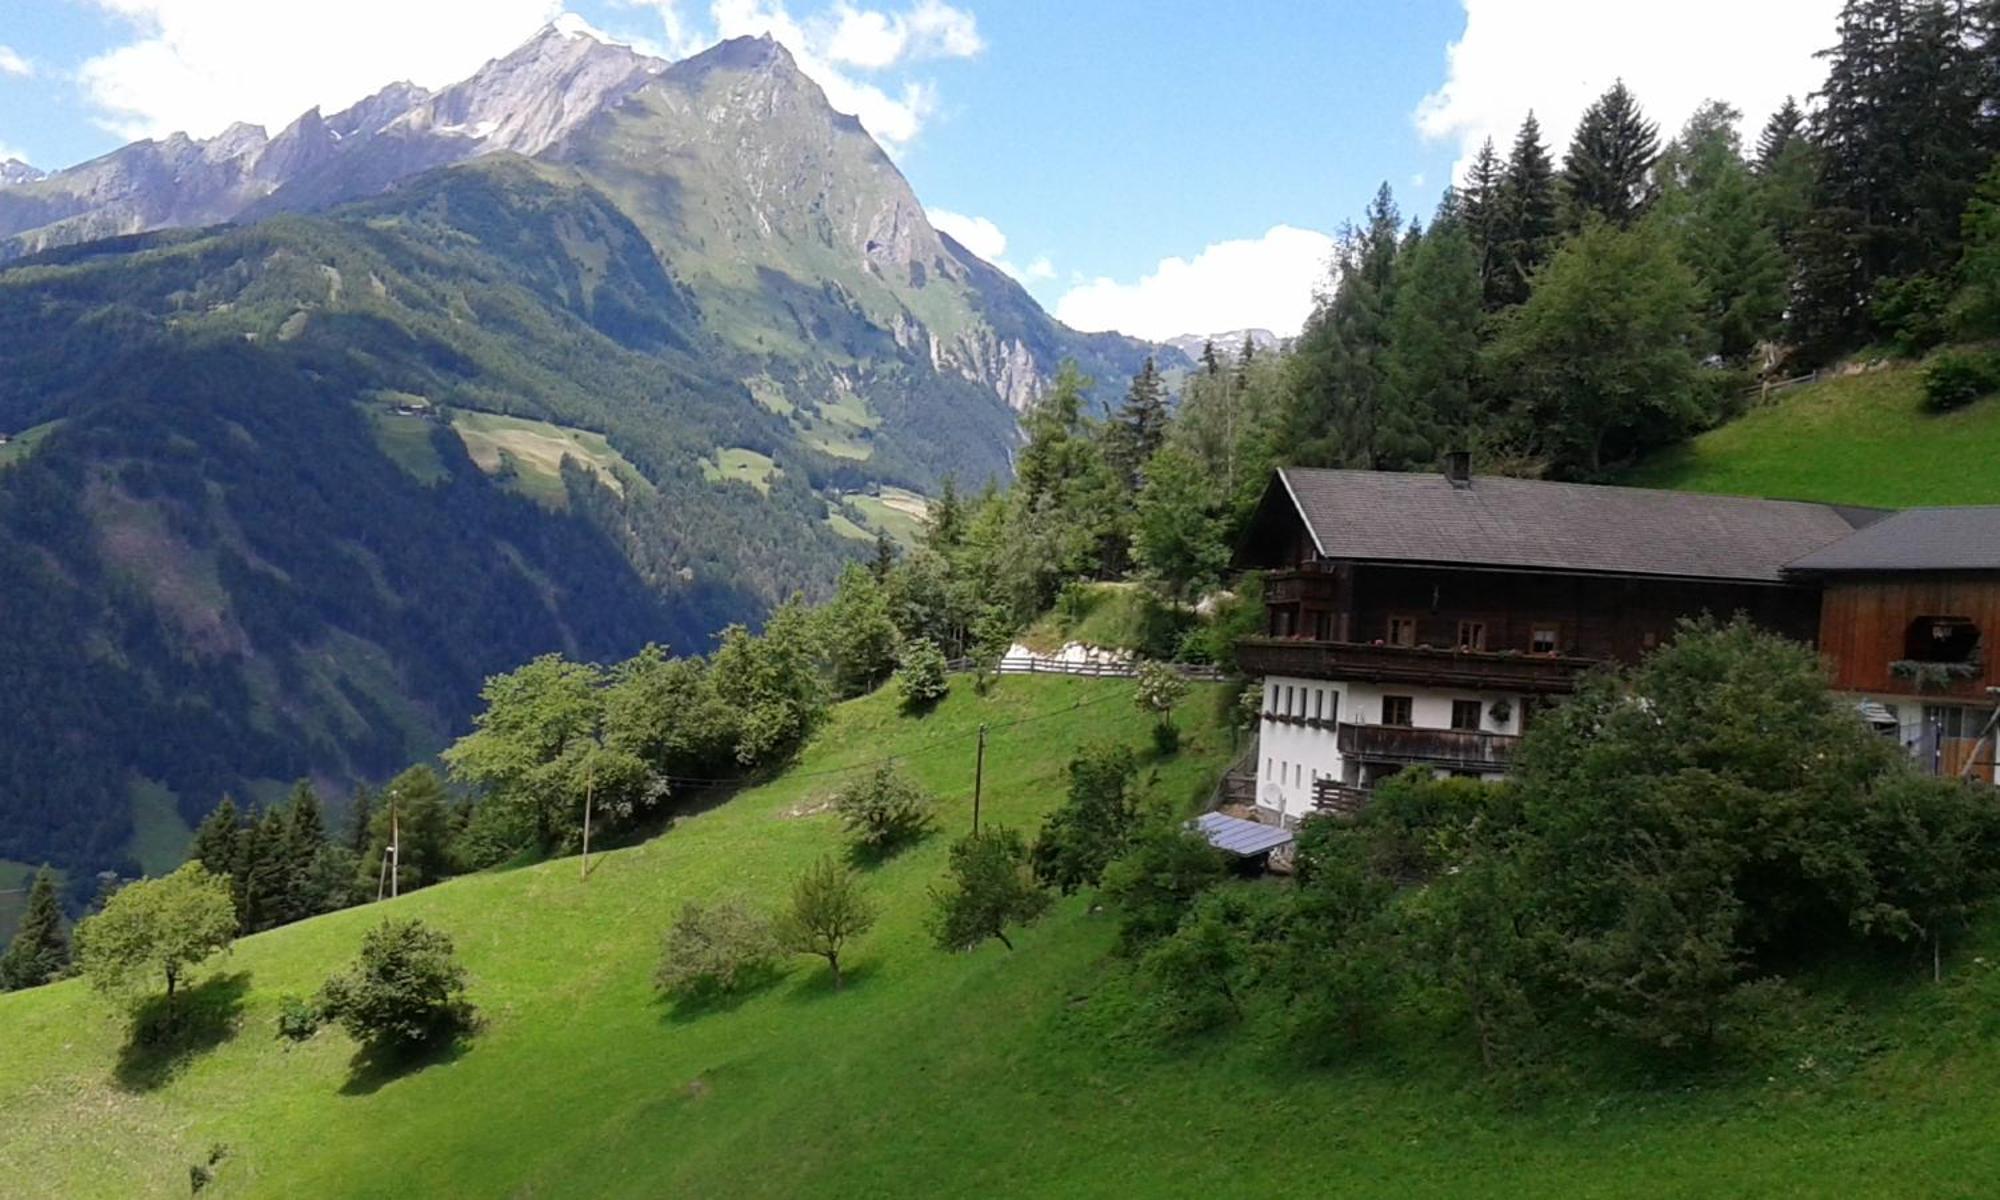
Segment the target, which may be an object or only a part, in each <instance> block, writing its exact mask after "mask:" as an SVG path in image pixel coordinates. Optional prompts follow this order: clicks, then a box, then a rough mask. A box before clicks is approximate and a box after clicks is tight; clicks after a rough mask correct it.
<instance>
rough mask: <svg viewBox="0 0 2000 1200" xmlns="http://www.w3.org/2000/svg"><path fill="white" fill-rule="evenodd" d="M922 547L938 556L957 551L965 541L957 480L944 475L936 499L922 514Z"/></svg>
mask: <svg viewBox="0 0 2000 1200" xmlns="http://www.w3.org/2000/svg"><path fill="white" fill-rule="evenodd" d="M923 537H924V545H925V546H927V547H929V548H930V549H932V550H935V551H937V552H938V553H939V554H948V553H950V552H951V551H953V550H956V549H958V546H959V543H961V542H963V541H964V540H965V503H964V501H962V500H961V499H959V495H958V480H957V479H955V478H953V477H952V476H950V475H946V476H945V477H944V480H943V482H942V483H940V484H939V485H938V497H937V499H936V500H934V501H932V503H931V506H930V508H929V510H928V511H927V512H926V513H925V514H924V534H923Z"/></svg>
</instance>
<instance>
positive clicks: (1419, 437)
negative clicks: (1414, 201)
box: [1377, 210, 1482, 468]
mask: <svg viewBox="0 0 2000 1200" xmlns="http://www.w3.org/2000/svg"><path fill="white" fill-rule="evenodd" d="M1481 315H1482V314H1481V310H1480V291H1479V257H1478V253H1477V251H1476V250H1475V249H1474V248H1473V245H1472V240H1471V238H1470V237H1468V236H1467V234H1466V230H1465V227H1464V225H1463V223H1462V222H1461V221H1459V220H1458V219H1456V218H1455V217H1454V216H1453V215H1451V213H1450V212H1449V211H1448V210H1447V211H1446V212H1445V213H1443V214H1441V215H1440V216H1439V218H1438V219H1437V220H1436V221H1434V222H1432V223H1431V228H1430V232H1429V233H1427V234H1425V235H1424V237H1423V239H1422V240H1421V241H1420V242H1419V243H1418V244H1417V245H1416V246H1415V247H1414V248H1412V249H1411V250H1410V252H1409V254H1408V255H1407V257H1406V258H1405V259H1404V261H1403V262H1401V263H1400V264H1398V267H1397V280H1396V306H1395V310H1394V311H1393V312H1392V313H1391V314H1390V317H1389V331H1388V332H1389V345H1388V352H1387V355H1386V358H1385V362H1384V368H1385V372H1386V375H1387V382H1388V388H1387V395H1388V402H1387V403H1386V404H1385V405H1384V408H1383V414H1382V420H1381V424H1380V429H1379V431H1378V433H1377V440H1378V442H1379V444H1380V455H1379V463H1380V465H1382V466H1385V467H1390V468H1415V467H1429V466H1431V465H1433V464H1434V463H1435V462H1436V461H1437V460H1438V456H1439V455H1440V454H1442V453H1443V452H1445V451H1447V450H1451V449H1456V448H1458V446H1457V445H1454V444H1448V443H1456V442H1458V441H1459V439H1460V438H1461V437H1462V436H1463V435H1464V433H1465V431H1466V430H1467V428H1468V427H1469V426H1470V425H1471V423H1472V381H1473V376H1474V373H1475V370H1476V367H1477V364H1478V358H1479V324H1480V319H1481Z"/></svg>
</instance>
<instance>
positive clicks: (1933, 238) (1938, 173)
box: [1790, 0, 1995, 360]
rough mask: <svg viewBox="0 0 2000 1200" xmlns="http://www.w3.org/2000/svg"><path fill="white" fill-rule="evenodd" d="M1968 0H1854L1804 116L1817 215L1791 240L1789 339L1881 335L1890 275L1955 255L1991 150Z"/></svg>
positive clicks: (1985, 61)
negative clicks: (1809, 117) (1879, 304)
mask: <svg viewBox="0 0 2000 1200" xmlns="http://www.w3.org/2000/svg"><path fill="white" fill-rule="evenodd" d="M1973 15H1974V14H1973V11H1972V7H1971V6H1970V5H1968V4H1966V3H1964V0H1849V2H1848V3H1847V5H1846V6H1845V7H1844V8H1843V9H1842V10H1841V16H1840V27H1839V40H1838V42H1837V43H1836V44H1835V46H1834V47H1833V49H1831V50H1829V51H1827V52H1826V57H1827V59H1828V64H1829V65H1828V69H1827V80H1826V87H1825V89H1824V90H1823V91H1822V92H1820V93H1819V95H1820V101H1821V102H1820V106H1819V110H1818V111H1817V112H1816V113H1815V115H1814V119H1813V125H1812V136H1813V141H1814V143H1815V144H1816V145H1817V147H1818V151H1819V160H1818V171H1817V174H1816V176H1815V186H1814V190H1813V198H1812V211H1811V212H1810V214H1809V215H1808V216H1807V218H1806V220H1805V222H1804V224H1803V226H1802V227H1801V228H1800V229H1799V231H1798V233H1797V235H1796V237H1795V238H1793V240H1792V250H1793V257H1794V259H1795V262H1796V279H1797V282H1796V285H1795V287H1794V289H1793V292H1794V296H1793V302H1792V306H1791V314H1790V315H1791V335H1792V338H1793V340H1794V341H1795V342H1797V343H1798V344H1799V345H1800V346H1801V347H1802V348H1803V350H1804V351H1805V354H1806V357H1807V358H1808V359H1812V360H1824V359H1826V358H1829V357H1832V356H1833V355H1836V354H1839V353H1840V352H1842V351H1843V350H1846V349H1849V348H1851V347H1853V346H1855V345H1858V344H1860V343H1862V342H1864V341H1866V340H1868V339H1870V338H1872V337H1875V336H1878V335H1879V334H1880V333H1881V332H1883V331H1882V330H1881V329H1880V327H1879V325H1878V323H1877V322H1876V320H1875V319H1874V314H1873V312H1872V310H1871V304H1872V302H1873V301H1874V300H1875V299H1877V297H1878V296H1879V295H1880V294H1881V293H1882V291H1883V290H1884V289H1885V287H1887V286H1888V285H1891V284H1893V283H1895V282H1897V281H1902V280H1908V279H1912V278H1914V277H1917V276H1923V275H1929V276H1932V277H1934V278H1935V277H1941V276H1942V275H1943V274H1944V273H1945V272H1947V271H1948V270H1949V269H1950V268H1951V267H1952V265H1953V264H1955V263H1956V261H1957V259H1958V255H1959V250H1960V245H1961V236H1962V235H1961V230H1960V219H1961V216H1962V214H1963V212H1964V210H1965V205H1966V202H1967V201H1968V200H1969V198H1970V197H1971V194H1972V190H1973V188H1974V187H1975V186H1976V183H1977V180H1978V177H1979V175H1980V173H1981V172H1982V171H1983V169H1984V167H1985V164H1986V162H1987V161H1988V159H1989V158H1990V156H1991V154H1992V151H1993V149H1994V146H1993V141H1992V139H1993V129H1994V127H1993V125H1992V124H1991V122H1990V119H1989V116H1988V114H1987V113H1986V107H1987V102H1988V100H1989V96H1990V93H1989V91H1988V90H1987V89H1989V88H1990V86H1991V84H1992V82H1993V80H1994V77H1995V73H1994V70H1993V68H1992V67H1991V65H1990V64H1991V59H1990V55H1991V50H1990V47H1986V46H1983V45H1981V44H1979V43H1978V42H1977V37H1978V25H1979V22H1978V21H1976V20H1974V19H1973Z"/></svg>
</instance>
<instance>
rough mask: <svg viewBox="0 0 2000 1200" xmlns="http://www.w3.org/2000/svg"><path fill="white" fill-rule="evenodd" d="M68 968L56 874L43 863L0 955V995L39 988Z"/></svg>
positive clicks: (66, 944)
mask: <svg viewBox="0 0 2000 1200" xmlns="http://www.w3.org/2000/svg"><path fill="white" fill-rule="evenodd" d="M68 967H69V939H68V938H67V937H65V936H64V935H63V926H62V905H61V903H60V901H59V900H58V899H57V896H56V873H55V872H54V871H52V870H50V869H49V868H48V865H47V864H46V863H45V864H43V866H42V869H41V870H39V871H37V872H35V882H34V884H33V886H31V887H30V888H29V889H28V907H27V910H26V912H25V913H24V914H23V915H22V917H21V924H20V927H19V928H18V929H16V930H15V931H14V940H13V941H12V942H9V943H8V945H7V953H6V954H5V955H0V991H17V990H19V989H21V988H31V987H40V986H42V985H43V984H45V983H47V982H49V981H50V980H52V979H55V978H57V977H59V976H60V975H61V974H62V973H63V971H64V970H65V969H67V968H68Z"/></svg>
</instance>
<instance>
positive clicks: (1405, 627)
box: [1389, 617, 1417, 646]
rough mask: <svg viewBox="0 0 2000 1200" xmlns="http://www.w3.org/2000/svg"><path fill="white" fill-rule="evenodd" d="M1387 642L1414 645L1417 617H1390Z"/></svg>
mask: <svg viewBox="0 0 2000 1200" xmlns="http://www.w3.org/2000/svg"><path fill="white" fill-rule="evenodd" d="M1389 644H1390V645H1391V646H1414V645H1416V644H1417V619H1416V618H1415V617H1390V618H1389Z"/></svg>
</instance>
